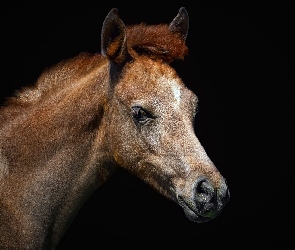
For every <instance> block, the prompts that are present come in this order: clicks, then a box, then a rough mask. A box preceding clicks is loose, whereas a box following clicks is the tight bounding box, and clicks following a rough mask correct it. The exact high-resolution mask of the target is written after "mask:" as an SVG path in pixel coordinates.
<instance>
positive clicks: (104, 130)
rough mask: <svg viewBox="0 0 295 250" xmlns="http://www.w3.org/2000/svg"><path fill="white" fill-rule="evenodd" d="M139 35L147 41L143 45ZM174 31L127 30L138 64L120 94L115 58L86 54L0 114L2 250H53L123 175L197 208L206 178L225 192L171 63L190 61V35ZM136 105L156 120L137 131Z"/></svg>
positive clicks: (128, 71)
mask: <svg viewBox="0 0 295 250" xmlns="http://www.w3.org/2000/svg"><path fill="white" fill-rule="evenodd" d="M115 17H116V16H115ZM138 30H142V31H143V32H142V34H146V35H142V36H141V37H140V38H141V39H140V40H138V38H137V35H136V34H137V33H138ZM170 33H171V32H170ZM170 33H169V26H168V25H159V26H158V27H156V26H152V27H149V26H146V25H143V24H141V25H139V26H132V27H130V28H127V48H128V54H129V55H130V56H131V58H132V60H128V61H126V63H125V65H124V67H123V68H122V70H121V71H120V78H119V80H118V82H117V83H116V85H115V86H113V85H112V84H111V77H110V75H109V72H110V67H111V63H110V61H109V59H108V57H107V56H106V57H105V56H102V55H100V54H95V55H89V54H81V55H79V56H77V57H75V58H73V59H70V60H67V61H64V62H61V63H59V64H58V65H56V66H54V67H52V68H50V69H47V70H46V71H44V72H43V74H42V75H41V76H40V78H39V79H38V81H37V83H36V85H35V86H33V87H30V88H27V89H23V90H21V91H20V92H19V93H17V95H16V96H15V97H12V98H10V99H9V100H8V102H7V104H6V106H5V107H2V108H1V111H0V248H1V249H4V250H6V249H54V248H55V247H56V245H57V244H58V242H59V240H60V239H61V237H62V236H63V234H64V232H65V231H66V230H67V228H68V226H69V224H70V223H71V221H72V220H73V218H74V217H75V215H76V213H77V212H78V210H79V209H80V207H81V206H82V205H83V204H84V202H85V201H86V200H87V199H88V197H89V196H90V195H91V194H92V193H93V191H94V190H95V189H96V188H97V187H99V186H100V185H101V184H102V183H104V182H105V181H106V180H107V179H108V178H109V176H110V175H111V174H112V173H113V172H114V171H115V169H116V167H123V168H125V169H127V170H129V171H130V172H131V173H133V174H134V175H135V176H138V177H139V178H141V179H142V180H143V181H145V182H146V183H148V184H149V185H150V186H151V187H153V188H155V189H156V190H158V191H159V192H160V193H162V194H163V195H164V196H166V197H167V198H169V199H172V200H174V201H175V202H177V203H180V205H182V206H183V203H181V202H180V201H179V197H182V200H184V201H186V203H187V204H192V205H191V206H192V208H193V209H194V206H196V205H195V204H193V203H194V202H193V200H194V197H193V194H192V193H193V191H192V190H193V188H192V186H193V184H194V183H195V180H196V179H198V178H199V177H200V176H206V177H207V178H208V179H209V180H210V182H211V183H212V185H213V186H214V188H216V190H217V189H220V188H221V187H222V188H223V189H225V181H224V179H223V177H222V176H221V175H220V173H219V172H218V170H217V169H216V168H215V166H214V164H213V163H212V161H211V160H210V159H209V157H208V156H207V154H206V152H205V150H204V149H203V147H202V146H201V144H200V142H199V141H198V139H197V137H196V136H195V134H194V129H193V119H194V115H195V110H196V107H197V100H198V99H197V97H196V95H195V94H194V93H192V92H191V91H190V90H189V89H187V88H186V87H185V85H184V83H183V82H182V80H181V79H180V78H179V76H178V75H177V73H176V72H175V70H174V69H173V68H171V67H170V65H169V62H170V61H171V60H174V59H183V58H184V56H185V55H186V54H187V48H186V46H185V44H184V39H183V37H181V36H179V35H178V34H175V33H171V34H170ZM151 34H153V35H151ZM167 34H169V36H168V35H167ZM164 35H165V39H162V37H163V36H164ZM166 35H167V36H166ZM167 37H168V38H169V39H167ZM128 38H130V42H129V43H128ZM121 40H122V41H124V39H121ZM121 40H117V41H121ZM173 41H174V42H173ZM112 46H120V43H119V45H114V44H112ZM139 48H143V49H139ZM118 49H120V47H118V48H115V49H114V51H117V50H118ZM108 53H111V52H108ZM120 56H124V54H121V55H120ZM120 60H121V59H120ZM135 105H137V106H138V105H140V106H142V107H143V108H145V109H146V110H148V111H149V112H150V113H151V114H153V116H154V117H155V119H152V120H150V122H148V123H147V124H145V125H143V126H141V127H139V126H137V125H136V124H135V123H134V121H133V118H132V115H131V107H132V106H135ZM222 192H224V190H223V191H222ZM218 206H219V207H218V209H219V210H221V208H222V206H221V205H220V204H219V205H218ZM184 209H186V210H185V211H187V208H184ZM186 213H187V212H186ZM188 213H190V211H189V212H188ZM189 218H192V217H189Z"/></svg>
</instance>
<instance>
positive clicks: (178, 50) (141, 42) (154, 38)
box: [127, 23, 188, 63]
mask: <svg viewBox="0 0 295 250" xmlns="http://www.w3.org/2000/svg"><path fill="white" fill-rule="evenodd" d="M127 47H128V52H129V53H130V54H131V56H132V57H135V56H137V55H140V54H146V55H148V56H149V57H151V58H154V59H161V60H163V61H166V62H168V63H169V62H171V61H173V60H175V59H184V56H185V55H187V53H188V48H187V46H186V45H185V40H184V39H183V38H182V37H180V35H179V34H177V33H174V32H171V30H169V26H168V25H167V24H160V25H146V24H144V23H142V24H139V25H132V26H127Z"/></svg>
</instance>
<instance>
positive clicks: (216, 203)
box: [193, 177, 229, 217]
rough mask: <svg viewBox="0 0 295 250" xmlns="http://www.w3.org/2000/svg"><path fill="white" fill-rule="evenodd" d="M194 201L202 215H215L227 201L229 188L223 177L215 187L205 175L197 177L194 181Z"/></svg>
mask: <svg viewBox="0 0 295 250" xmlns="http://www.w3.org/2000/svg"><path fill="white" fill-rule="evenodd" d="M193 195H194V201H195V204H196V207H197V209H198V211H199V213H200V214H202V215H203V216H210V217H215V216H217V215H218V214H219V213H220V212H221V210H222V208H223V207H224V205H225V204H226V203H227V202H228V201H229V190H228V187H227V185H226V181H225V179H224V180H223V181H222V182H221V184H220V186H219V187H218V188H215V187H214V186H213V184H212V183H211V181H210V180H209V179H208V178H206V177H200V178H198V179H197V180H196V181H195V183H194V194H193Z"/></svg>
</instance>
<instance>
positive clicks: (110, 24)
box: [101, 8, 127, 65]
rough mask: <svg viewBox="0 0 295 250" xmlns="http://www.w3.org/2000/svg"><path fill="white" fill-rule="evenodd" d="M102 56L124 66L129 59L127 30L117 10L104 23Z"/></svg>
mask: <svg viewBox="0 0 295 250" xmlns="http://www.w3.org/2000/svg"><path fill="white" fill-rule="evenodd" d="M101 54H102V55H103V56H107V57H108V58H109V59H110V60H111V61H112V62H113V63H115V64H116V65H121V64H123V63H124V62H125V60H126V58H127V44H126V28H125V24H124V23H123V21H122V20H121V19H120V18H119V15H118V10H117V9H116V8H113V9H112V10H111V11H110V12H109V14H108V15H107V16H106V18H105V20H104V22H103V26H102V32H101Z"/></svg>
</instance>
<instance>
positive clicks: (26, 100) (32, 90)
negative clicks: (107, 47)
mask: <svg viewBox="0 0 295 250" xmlns="http://www.w3.org/2000/svg"><path fill="white" fill-rule="evenodd" d="M126 29H127V48H128V52H129V54H130V55H131V56H132V57H133V58H136V57H138V56H140V55H147V56H148V57H150V58H152V59H155V60H162V61H164V62H167V63H170V62H171V61H173V60H175V59H182V60H183V59H184V56H185V55H186V54H187V53H188V49H187V46H186V45H185V40H184V39H183V38H181V37H180V36H179V35H178V34H177V33H173V32H171V31H170V30H169V26H168V25H167V24H160V25H147V24H144V23H141V24H137V25H129V26H127V27H126ZM103 58H104V57H103V56H102V55H100V54H98V53H97V54H89V53H81V54H79V55H77V56H76V57H74V58H70V59H66V60H63V61H61V62H59V63H58V64H56V65H53V66H51V67H49V68H47V69H45V70H44V71H43V72H42V73H41V75H40V77H39V78H38V79H37V81H36V82H35V84H33V85H31V86H28V87H24V88H21V89H20V90H18V91H16V92H15V96H13V97H9V98H7V99H6V102H5V106H23V107H26V106H28V105H30V104H33V103H35V102H38V101H39V100H40V99H42V98H43V97H44V96H46V95H48V94H51V93H52V92H53V93H54V92H56V91H58V90H60V89H62V88H63V87H64V86H67V85H68V84H73V83H74V82H75V81H76V80H78V79H79V78H81V77H83V75H86V74H87V73H89V72H91V70H93V69H94V68H96V67H97V66H98V65H99V64H100V63H101V62H102V60H103Z"/></svg>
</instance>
